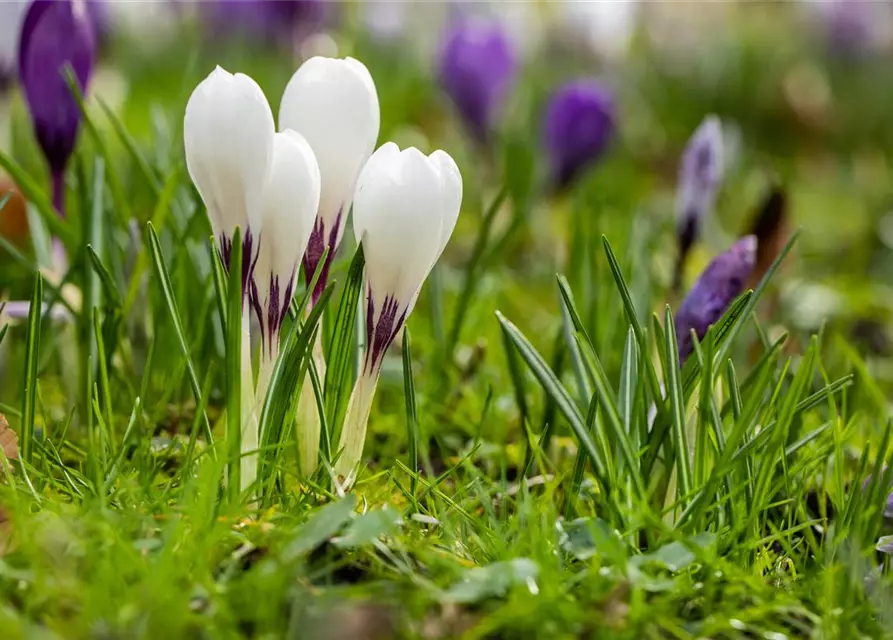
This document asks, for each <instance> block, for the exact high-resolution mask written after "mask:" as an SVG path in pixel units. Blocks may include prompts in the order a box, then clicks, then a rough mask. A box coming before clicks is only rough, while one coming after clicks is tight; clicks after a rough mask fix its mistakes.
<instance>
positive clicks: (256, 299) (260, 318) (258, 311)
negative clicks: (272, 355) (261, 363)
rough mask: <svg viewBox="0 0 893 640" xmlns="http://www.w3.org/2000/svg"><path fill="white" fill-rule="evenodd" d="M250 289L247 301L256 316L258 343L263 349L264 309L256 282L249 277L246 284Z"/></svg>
mask: <svg viewBox="0 0 893 640" xmlns="http://www.w3.org/2000/svg"><path fill="white" fill-rule="evenodd" d="M248 287H249V289H250V295H249V296H248V302H249V304H250V305H251V311H252V312H253V313H254V317H255V318H257V324H258V326H259V327H260V344H261V349H263V345H264V335H265V333H264V310H263V305H262V304H261V302H262V301H261V299H260V294H259V293H258V292H257V283H256V282H255V280H254V278H252V279H251V282H250V283H249V285H248Z"/></svg>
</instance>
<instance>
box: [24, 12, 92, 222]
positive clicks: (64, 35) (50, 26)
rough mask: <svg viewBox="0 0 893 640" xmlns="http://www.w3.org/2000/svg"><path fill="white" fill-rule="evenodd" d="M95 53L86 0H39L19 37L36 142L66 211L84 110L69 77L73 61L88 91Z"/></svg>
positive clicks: (61, 212) (60, 205)
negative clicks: (67, 70) (70, 171)
mask: <svg viewBox="0 0 893 640" xmlns="http://www.w3.org/2000/svg"><path fill="white" fill-rule="evenodd" d="M95 53H96V47H95V41H94V38H93V28H92V26H91V23H90V18H89V15H88V12H87V7H86V5H85V4H84V2H83V1H82V0H57V1H54V0H35V1H34V2H33V3H32V4H31V6H30V7H29V9H28V13H27V14H26V15H25V21H24V23H23V24H22V34H21V37H20V39H19V82H20V84H21V86H22V90H23V91H24V93H25V100H26V101H27V103H28V109H29V111H30V113H31V121H32V123H33V124H34V133H35V135H36V136H37V142H38V143H39V144H40V148H41V149H42V150H43V154H44V156H45V157H46V159H47V162H48V163H49V166H50V174H51V176H52V181H53V203H54V205H55V206H56V211H57V212H58V213H59V215H65V212H64V197H63V196H64V191H65V189H64V187H65V184H64V174H65V167H66V165H67V164H68V160H69V158H70V157H71V154H72V152H73V151H74V145H75V141H76V140H77V134H78V129H79V128H80V124H81V112H80V109H79V108H78V104H77V101H76V100H75V99H74V96H73V95H72V94H71V90H70V89H69V87H68V84H67V82H66V80H65V67H66V65H70V66H71V68H72V69H73V70H74V75H75V78H76V79H77V82H78V84H79V85H80V88H81V91H83V92H86V90H87V85H88V84H89V82H90V75H91V73H92V72H93V64H94V57H95Z"/></svg>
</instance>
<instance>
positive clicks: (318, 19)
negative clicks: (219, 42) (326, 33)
mask: <svg viewBox="0 0 893 640" xmlns="http://www.w3.org/2000/svg"><path fill="white" fill-rule="evenodd" d="M325 4H326V3H325V2H324V0H216V1H214V2H206V3H203V5H202V9H203V10H204V11H205V17H206V20H207V25H208V27H209V28H210V29H211V30H212V31H213V34H214V35H215V36H218V35H223V36H227V35H239V36H243V37H251V38H256V39H269V40H271V41H272V42H273V43H276V44H282V43H291V42H293V41H294V40H295V39H297V40H300V39H302V38H304V37H306V36H309V35H311V34H312V33H314V32H315V31H317V30H318V29H319V28H320V26H321V25H322V23H323V19H324V18H325V9H326V7H325Z"/></svg>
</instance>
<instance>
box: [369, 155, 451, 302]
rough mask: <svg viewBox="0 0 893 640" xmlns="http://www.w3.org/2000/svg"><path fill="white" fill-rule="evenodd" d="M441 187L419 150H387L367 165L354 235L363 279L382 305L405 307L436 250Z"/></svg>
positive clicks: (434, 168) (435, 170)
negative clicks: (387, 301) (387, 299)
mask: <svg viewBox="0 0 893 640" xmlns="http://www.w3.org/2000/svg"><path fill="white" fill-rule="evenodd" d="M442 224H443V183H442V180H441V175H440V171H439V170H438V167H437V166H436V165H435V164H434V162H432V161H431V160H429V159H428V158H427V157H425V155H424V154H422V153H421V152H420V151H419V150H418V149H415V148H412V147H411V148H409V149H406V150H405V151H402V152H399V153H398V152H397V147H396V145H394V144H391V143H389V144H386V145H384V146H383V147H381V149H379V150H378V151H376V152H375V153H374V154H373V155H372V157H371V158H370V159H369V162H367V163H366V166H365V168H364V169H363V173H362V174H361V176H360V179H359V182H358V184H357V191H356V195H355V196H354V233H355V234H356V237H357V238H358V239H361V240H362V243H363V251H364V253H365V257H366V275H367V278H368V281H369V286H370V287H371V289H372V291H373V294H374V295H375V296H376V299H377V300H378V301H379V304H380V301H381V300H382V299H383V297H384V296H386V295H392V296H394V297H395V298H396V299H397V301H398V302H399V303H400V304H401V305H407V306H408V305H409V304H410V301H411V300H412V298H413V296H414V295H415V292H416V291H418V289H419V287H421V285H422V282H423V281H424V280H425V278H426V277H427V275H428V271H429V269H430V267H431V264H432V263H433V262H434V259H435V257H436V256H437V253H438V251H439V249H440V234H441V227H442Z"/></svg>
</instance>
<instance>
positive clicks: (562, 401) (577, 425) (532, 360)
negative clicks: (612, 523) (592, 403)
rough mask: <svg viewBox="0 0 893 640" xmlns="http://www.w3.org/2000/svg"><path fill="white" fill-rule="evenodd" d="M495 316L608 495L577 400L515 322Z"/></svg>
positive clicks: (606, 480) (608, 487) (602, 465)
mask: <svg viewBox="0 0 893 640" xmlns="http://www.w3.org/2000/svg"><path fill="white" fill-rule="evenodd" d="M496 318H497V319H498V320H499V324H500V325H501V326H502V330H503V332H505V334H506V336H507V337H508V339H509V340H510V341H511V342H512V344H513V345H514V346H515V348H516V349H517V350H518V353H520V354H521V358H523V359H524V361H525V362H526V363H527V366H528V367H529V368H530V371H531V373H533V375H534V376H535V377H536V379H537V380H539V383H540V385H541V386H542V387H543V391H545V392H546V394H547V395H549V396H550V397H552V398H553V399H554V400H555V403H556V404H557V406H558V410H559V411H561V413H562V414H563V415H564V417H565V418H566V419H567V421H568V423H569V424H570V426H571V429H573V431H574V433H575V434H576V436H577V440H578V441H579V443H580V447H581V448H582V449H583V450H584V451H585V452H586V455H587V456H589V459H590V460H591V461H592V465H593V468H594V469H595V474H596V477H597V478H598V480H599V484H600V485H601V487H602V490H604V491H605V492H606V494H610V493H611V483H610V477H609V475H608V467H607V464H606V461H605V459H604V457H603V456H602V454H601V453H600V452H599V451H598V448H597V447H596V445H595V442H594V441H593V439H592V437H591V436H590V434H589V429H588V428H587V426H586V423H585V422H584V420H583V416H581V415H580V411H579V410H578V409H577V405H576V403H575V402H574V401H573V400H572V399H571V397H570V395H569V394H568V392H567V390H566V389H565V388H564V387H563V386H562V384H561V382H559V381H558V379H557V378H556V377H555V375H554V374H553V373H552V371H551V370H550V369H549V367H548V365H547V364H546V362H545V360H543V357H542V356H541V355H540V354H539V352H537V350H536V349H534V347H533V345H531V344H530V342H529V341H528V340H527V338H525V337H524V334H522V333H521V332H520V331H519V330H518V328H517V327H516V326H515V325H514V324H512V323H511V322H509V321H508V320H507V319H506V318H505V316H503V315H502V314H501V313H500V312H498V311H497V312H496Z"/></svg>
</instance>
